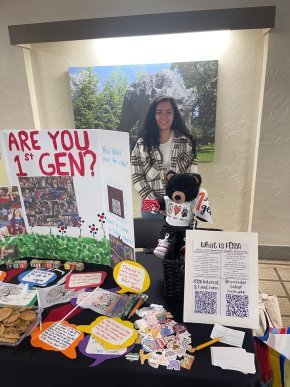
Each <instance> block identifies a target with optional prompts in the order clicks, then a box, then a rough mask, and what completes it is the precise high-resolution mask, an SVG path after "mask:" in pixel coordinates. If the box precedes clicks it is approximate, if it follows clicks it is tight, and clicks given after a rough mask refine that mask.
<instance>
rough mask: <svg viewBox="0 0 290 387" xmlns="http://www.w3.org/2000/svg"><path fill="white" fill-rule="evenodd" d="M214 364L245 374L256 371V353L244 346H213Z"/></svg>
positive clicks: (212, 358)
mask: <svg viewBox="0 0 290 387" xmlns="http://www.w3.org/2000/svg"><path fill="white" fill-rule="evenodd" d="M211 362H212V365H215V366H218V367H221V368H223V369H227V370H234V371H240V372H243V373H244V374H254V373H256V367H255V355H254V354H253V353H250V352H247V351H246V350H245V349H244V348H228V347H212V348H211Z"/></svg>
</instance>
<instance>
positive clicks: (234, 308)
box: [226, 294, 249, 317]
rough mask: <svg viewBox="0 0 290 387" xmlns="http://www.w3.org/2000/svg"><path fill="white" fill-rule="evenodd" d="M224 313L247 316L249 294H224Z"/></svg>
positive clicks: (233, 315)
mask: <svg viewBox="0 0 290 387" xmlns="http://www.w3.org/2000/svg"><path fill="white" fill-rule="evenodd" d="M226 308H227V309H226V315H227V316H232V317H249V296H245V295H237V294H226Z"/></svg>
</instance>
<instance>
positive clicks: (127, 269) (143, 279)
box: [113, 261, 150, 293]
mask: <svg viewBox="0 0 290 387" xmlns="http://www.w3.org/2000/svg"><path fill="white" fill-rule="evenodd" d="M113 276H114V280H115V281H116V283H117V284H118V285H119V286H120V287H121V288H122V289H121V290H119V291H118V293H126V292H131V293H139V292H145V291H146V290H147V289H148V288H149V286H150V277H149V274H148V272H147V270H146V269H145V268H144V267H143V266H142V265H140V263H137V262H134V261H122V262H119V263H118V264H117V265H116V266H115V267H114V271H113Z"/></svg>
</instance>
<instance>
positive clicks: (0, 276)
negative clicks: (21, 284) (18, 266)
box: [0, 270, 7, 281]
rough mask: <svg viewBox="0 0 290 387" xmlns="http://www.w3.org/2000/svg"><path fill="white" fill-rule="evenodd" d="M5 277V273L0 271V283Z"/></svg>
mask: <svg viewBox="0 0 290 387" xmlns="http://www.w3.org/2000/svg"><path fill="white" fill-rule="evenodd" d="M6 276H7V273H6V271H2V270H0V281H2V280H4V278H5V277H6Z"/></svg>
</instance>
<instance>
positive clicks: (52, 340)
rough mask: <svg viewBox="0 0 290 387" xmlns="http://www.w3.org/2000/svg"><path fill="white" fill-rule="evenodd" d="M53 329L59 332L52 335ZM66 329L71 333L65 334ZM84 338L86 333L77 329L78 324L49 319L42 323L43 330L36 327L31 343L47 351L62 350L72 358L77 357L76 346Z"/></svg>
mask: <svg viewBox="0 0 290 387" xmlns="http://www.w3.org/2000/svg"><path fill="white" fill-rule="evenodd" d="M53 326H54V327H53ZM53 331H54V332H56V331H57V333H58V334H57V335H52V334H51V333H52V332H53ZM65 331H67V332H68V333H69V334H65V333H66V332H65ZM56 337H57V339H56ZM74 337H75V338H74ZM83 338H84V334H83V333H82V332H78V331H77V327H76V325H74V324H70V323H69V322H67V321H62V322H61V323H58V322H54V321H49V322H46V323H44V324H42V330H41V331H40V327H37V328H36V329H34V331H33V332H32V334H31V341H30V343H31V345H32V346H33V347H39V348H43V349H45V350H46V351H57V352H62V353H63V354H64V355H65V356H67V357H69V358H70V359H76V357H77V353H76V347H77V346H78V344H79V342H80V341H81V340H82V339H83ZM57 340H58V342H57Z"/></svg>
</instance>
